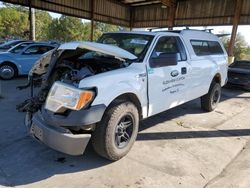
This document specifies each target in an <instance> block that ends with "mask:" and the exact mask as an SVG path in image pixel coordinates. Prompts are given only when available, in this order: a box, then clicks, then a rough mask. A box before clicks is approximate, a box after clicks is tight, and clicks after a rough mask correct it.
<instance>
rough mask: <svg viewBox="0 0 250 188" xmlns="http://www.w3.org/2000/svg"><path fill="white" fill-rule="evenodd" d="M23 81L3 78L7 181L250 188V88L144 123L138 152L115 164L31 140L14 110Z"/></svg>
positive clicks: (0, 104)
mask: <svg viewBox="0 0 250 188" xmlns="http://www.w3.org/2000/svg"><path fill="white" fill-rule="evenodd" d="M23 82H24V79H17V80H14V81H0V83H1V85H0V86H1V96H2V97H3V98H0V112H1V118H0V187H1V186H21V187H42V188H44V187H95V188H97V187H98V188H100V187H119V188H120V187H126V188H128V187H138V188H139V187H141V188H142V187H143V188H144V187H149V188H152V187H168V188H169V187H192V188H194V187H218V188H221V187H246V188H248V187H250V93H245V92H243V91H241V90H229V89H223V96H222V102H221V103H220V105H219V107H218V108H217V109H216V111H214V112H211V113H204V112H203V111H201V109H200V105H199V100H194V101H192V102H189V103H187V104H185V105H182V106H180V107H177V108H174V109H172V110H169V111H167V112H164V113H161V114H159V115H156V116H154V117H152V118H150V119H147V120H145V121H143V122H142V123H141V127H140V133H139V135H138V138H137V141H136V143H135V145H134V147H133V148H132V150H131V152H130V153H129V154H128V155H127V156H126V157H125V158H123V159H122V160H120V161H117V162H113V163H112V162H109V161H107V160H105V159H103V158H101V157H99V156H97V155H96V154H95V153H94V151H93V149H92V148H91V146H89V147H88V148H87V150H86V152H85V154H84V155H83V156H79V157H72V156H68V155H64V154H62V153H59V152H56V151H53V150H51V149H49V148H47V147H46V146H43V145H41V144H39V143H38V142H36V141H34V140H33V139H32V138H30V137H29V136H28V135H27V133H26V129H25V127H24V125H23V118H24V114H23V113H18V112H16V110H15V105H16V104H17V103H19V102H20V101H22V100H23V99H25V97H26V96H27V95H28V93H27V92H26V91H21V92H20V91H17V90H16V89H15V87H16V85H18V84H21V83H23Z"/></svg>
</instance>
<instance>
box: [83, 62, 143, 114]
mask: <svg viewBox="0 0 250 188" xmlns="http://www.w3.org/2000/svg"><path fill="white" fill-rule="evenodd" d="M132 65H133V64H132ZM132 65H130V66H129V67H127V68H121V69H118V70H113V71H109V72H105V73H101V74H98V75H95V76H92V77H88V78H85V79H83V80H82V81H81V82H80V83H79V88H97V95H96V98H95V99H94V101H93V103H92V105H100V104H105V106H109V105H110V103H111V102H112V101H113V100H114V99H115V98H117V97H118V96H120V95H123V94H126V93H132V94H135V95H136V96H137V98H138V100H139V101H140V103H141V105H142V111H143V116H146V114H147V112H146V110H147V88H146V86H147V79H146V78H143V79H142V78H138V74H141V73H143V71H145V69H143V65H142V64H140V66H138V64H137V65H135V66H132Z"/></svg>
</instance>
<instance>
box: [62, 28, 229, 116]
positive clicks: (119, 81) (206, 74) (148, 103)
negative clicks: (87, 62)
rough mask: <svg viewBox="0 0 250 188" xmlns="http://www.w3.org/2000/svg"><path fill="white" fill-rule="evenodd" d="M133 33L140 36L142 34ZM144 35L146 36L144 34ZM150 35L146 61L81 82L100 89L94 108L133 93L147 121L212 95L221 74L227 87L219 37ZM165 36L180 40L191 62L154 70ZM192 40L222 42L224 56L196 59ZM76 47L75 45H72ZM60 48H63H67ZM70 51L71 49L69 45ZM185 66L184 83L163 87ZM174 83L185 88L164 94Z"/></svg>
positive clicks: (196, 33)
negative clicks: (156, 50) (156, 53)
mask: <svg viewBox="0 0 250 188" xmlns="http://www.w3.org/2000/svg"><path fill="white" fill-rule="evenodd" d="M132 33H136V34H140V32H132ZM141 34H146V33H145V32H142V33H141ZM150 35H154V36H155V37H154V39H153V41H152V43H151V45H150V47H149V49H148V52H147V53H146V55H145V58H144V60H143V62H141V63H132V64H131V65H130V66H128V67H126V68H121V69H117V70H113V71H109V72H105V73H101V74H97V75H95V76H91V77H88V78H85V79H83V80H81V81H80V83H79V88H91V87H95V88H97V91H98V92H97V96H96V98H95V99H94V101H93V103H92V105H98V104H105V105H106V106H108V105H109V104H110V103H111V102H112V101H113V100H114V99H115V98H116V97H118V96H120V95H122V94H125V93H133V94H135V95H136V96H137V98H138V99H139V101H140V103H141V106H142V113H143V114H142V115H143V118H146V117H149V116H152V115H154V114H157V113H160V112H162V111H165V110H168V109H170V108H173V107H175V106H178V105H180V104H183V103H185V102H187V101H190V100H193V99H195V98H198V97H201V96H203V95H205V94H206V93H208V90H209V87H210V84H211V82H212V80H213V78H214V76H215V75H216V74H217V73H218V74H219V75H220V76H221V86H223V85H225V83H226V80H227V67H228V66H227V53H226V51H225V49H224V47H223V45H222V44H221V42H220V41H219V39H218V38H217V37H216V36H215V35H213V34H211V33H206V32H201V31H189V30H184V31H182V32H181V33H171V32H161V33H150ZM161 36H176V37H179V38H180V39H181V41H182V42H183V45H184V47H185V51H186V53H187V60H186V61H181V62H178V65H176V66H168V67H161V68H150V66H149V58H150V55H151V53H152V50H153V47H154V46H155V44H156V42H157V40H158V39H159V38H160V37H161ZM191 39H196V40H197V39H199V40H211V41H218V42H219V43H220V44H221V46H222V49H223V51H224V54H221V55H210V56H196V55H195V53H194V50H193V48H192V46H191V43H190V40H191ZM87 44H88V43H85V44H84V45H87ZM74 45H75V44H74ZM74 45H73V44H72V46H74ZM78 47H79V45H78ZM60 48H61V49H62V48H63V46H61V47H60ZM67 48H69V45H68V47H67ZM73 48H75V47H72V49H73ZM84 48H86V49H90V50H93V49H94V48H93V46H92V47H85V46H84ZM113 50H114V51H115V48H113V47H112V50H111V51H110V52H108V53H107V54H115V52H114V51H113ZM105 51H109V49H108V48H107V49H105ZM124 51H125V50H124ZM102 52H104V51H102ZM120 52H121V51H119V52H116V55H117V56H118V55H119V57H122V58H125V56H126V58H129V59H132V58H133V56H129V55H128V54H127V55H124V54H125V53H124V54H123V52H122V53H120ZM128 53H129V52H128ZM121 54H123V55H121ZM182 67H186V69H187V73H186V74H185V75H179V76H178V77H176V78H177V79H180V80H177V81H176V82H175V83H170V84H163V82H164V81H167V80H171V79H172V78H171V76H170V73H171V72H172V71H173V70H178V71H179V72H181V68H182ZM152 69H153V70H152ZM145 73H146V75H145V76H146V77H139V75H141V74H145ZM181 76H184V77H185V78H184V79H182V78H179V77H181ZM173 84H181V85H182V87H181V88H180V89H179V90H178V92H174V93H171V94H170V93H169V92H162V91H163V90H164V88H165V87H171V86H172V85H173Z"/></svg>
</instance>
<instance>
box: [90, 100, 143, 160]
mask: <svg viewBox="0 0 250 188" xmlns="http://www.w3.org/2000/svg"><path fill="white" fill-rule="evenodd" d="M126 118H127V119H126ZM128 122H131V124H130V123H128ZM129 124H130V125H129ZM122 127H123V128H122ZM125 127H127V128H125ZM138 127H139V114H138V109H137V108H136V106H135V105H134V104H133V103H131V102H124V103H121V104H117V105H115V106H113V107H111V108H110V109H109V110H107V112H106V113H105V114H104V116H103V119H102V121H101V122H100V123H99V124H98V125H97V126H96V129H95V131H94V132H93V134H92V145H93V147H94V150H95V151H96V152H97V153H98V154H99V155H101V156H102V157H105V158H107V159H109V160H112V161H116V160H119V159H120V158H122V157H124V156H125V155H126V154H127V153H128V152H129V150H130V149H131V147H132V146H133V144H134V142H135V140H136V137H137V133H138ZM125 132H126V134H127V135H126V134H125ZM121 134H123V136H121ZM126 138H128V139H126ZM126 140H127V142H126Z"/></svg>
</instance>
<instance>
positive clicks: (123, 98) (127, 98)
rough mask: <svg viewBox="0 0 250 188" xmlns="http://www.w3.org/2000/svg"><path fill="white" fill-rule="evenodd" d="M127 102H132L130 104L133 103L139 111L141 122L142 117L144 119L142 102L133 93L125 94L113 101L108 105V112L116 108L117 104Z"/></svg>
mask: <svg viewBox="0 0 250 188" xmlns="http://www.w3.org/2000/svg"><path fill="white" fill-rule="evenodd" d="M126 101H130V102H132V103H133V104H134V105H135V106H136V108H137V109H138V112H139V118H140V120H141V119H142V117H143V116H142V105H141V102H140V100H139V98H138V97H137V95H136V94H134V93H131V92H129V93H123V94H121V95H119V96H117V97H116V98H115V99H113V100H112V102H111V103H110V104H109V105H108V107H107V109H106V111H107V110H108V109H110V108H111V107H113V106H115V105H117V104H120V103H122V102H126Z"/></svg>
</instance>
